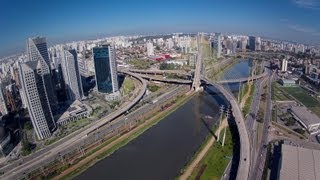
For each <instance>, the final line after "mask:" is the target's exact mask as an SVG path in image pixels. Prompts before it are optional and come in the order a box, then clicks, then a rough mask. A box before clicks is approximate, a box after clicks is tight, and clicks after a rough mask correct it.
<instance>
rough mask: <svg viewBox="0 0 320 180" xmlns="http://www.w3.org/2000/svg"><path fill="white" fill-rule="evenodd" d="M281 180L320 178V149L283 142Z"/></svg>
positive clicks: (311, 179)
mask: <svg viewBox="0 0 320 180" xmlns="http://www.w3.org/2000/svg"><path fill="white" fill-rule="evenodd" d="M281 156H282V160H281V166H280V175H279V177H280V179H281V180H299V179H309V180H313V179H314V180H318V179H320V171H319V169H320V151H319V150H313V149H306V148H302V147H296V146H290V145H286V144H283V145H282V150H281Z"/></svg>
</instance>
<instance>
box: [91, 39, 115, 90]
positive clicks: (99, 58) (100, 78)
mask: <svg viewBox="0 0 320 180" xmlns="http://www.w3.org/2000/svg"><path fill="white" fill-rule="evenodd" d="M93 61H94V68H95V71H96V72H95V74H96V85H97V89H98V91H99V92H101V93H112V92H113V88H112V76H111V73H112V72H111V68H110V54H109V46H107V45H104V46H102V47H95V48H93Z"/></svg>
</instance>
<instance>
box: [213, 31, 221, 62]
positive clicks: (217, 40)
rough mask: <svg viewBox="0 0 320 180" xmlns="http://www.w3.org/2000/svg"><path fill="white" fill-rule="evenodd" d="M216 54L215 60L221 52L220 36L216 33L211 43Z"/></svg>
mask: <svg viewBox="0 0 320 180" xmlns="http://www.w3.org/2000/svg"><path fill="white" fill-rule="evenodd" d="M211 47H213V48H214V49H215V51H216V53H217V58H220V57H221V51H222V46H221V34H220V33H217V34H216V38H215V39H214V41H213V44H212V46H211Z"/></svg>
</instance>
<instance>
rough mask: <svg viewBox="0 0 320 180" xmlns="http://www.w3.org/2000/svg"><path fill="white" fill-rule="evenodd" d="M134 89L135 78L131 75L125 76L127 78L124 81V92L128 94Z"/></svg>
mask: <svg viewBox="0 0 320 180" xmlns="http://www.w3.org/2000/svg"><path fill="white" fill-rule="evenodd" d="M133 90H134V83H133V80H132V79H131V78H129V77H125V79H124V81H123V83H122V94H123V95H127V94H129V93H130V92H131V91H133Z"/></svg>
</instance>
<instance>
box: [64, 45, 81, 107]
mask: <svg viewBox="0 0 320 180" xmlns="http://www.w3.org/2000/svg"><path fill="white" fill-rule="evenodd" d="M61 66H62V74H63V79H64V82H65V88H66V92H67V95H68V100H69V101H72V102H73V101H75V100H79V99H82V98H83V89H82V82H81V76H80V70H79V65H78V59H77V52H76V50H74V49H72V50H65V51H64V52H63V57H62V61H61Z"/></svg>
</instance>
